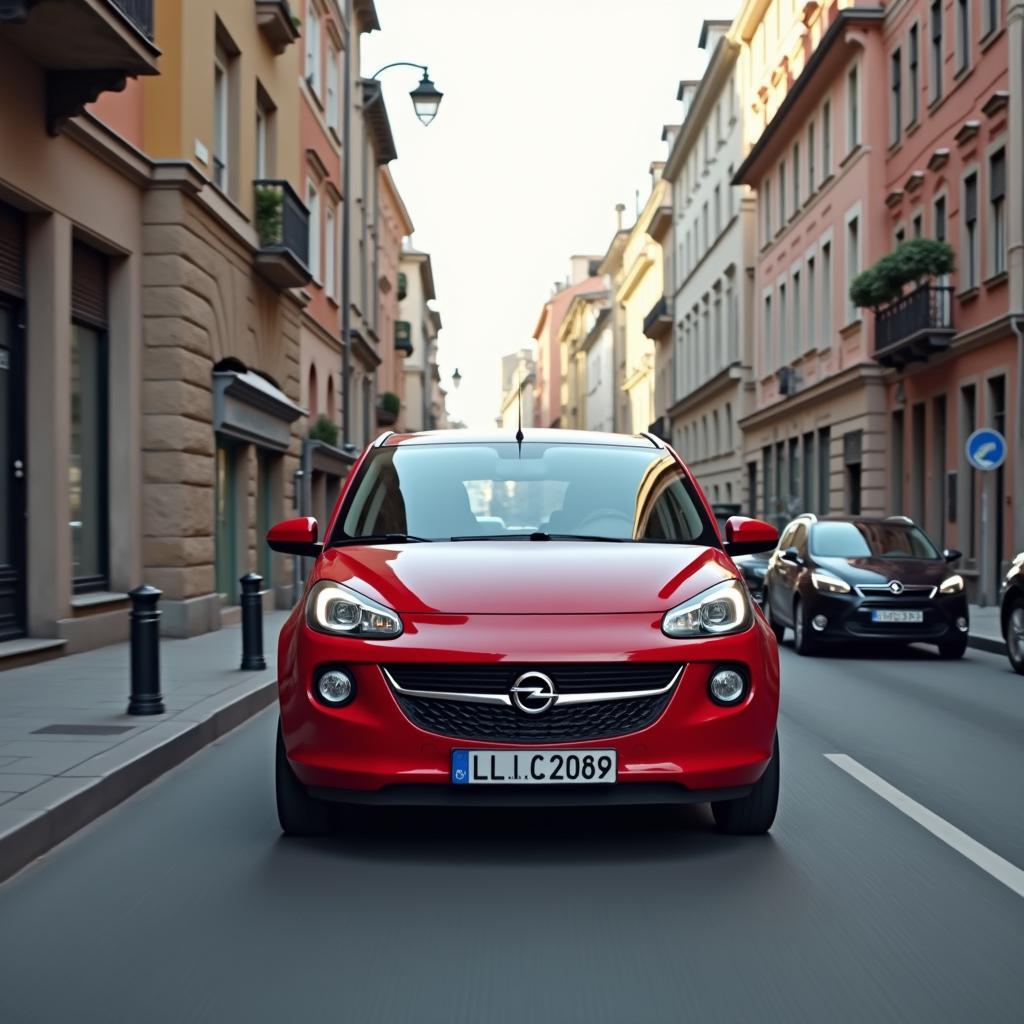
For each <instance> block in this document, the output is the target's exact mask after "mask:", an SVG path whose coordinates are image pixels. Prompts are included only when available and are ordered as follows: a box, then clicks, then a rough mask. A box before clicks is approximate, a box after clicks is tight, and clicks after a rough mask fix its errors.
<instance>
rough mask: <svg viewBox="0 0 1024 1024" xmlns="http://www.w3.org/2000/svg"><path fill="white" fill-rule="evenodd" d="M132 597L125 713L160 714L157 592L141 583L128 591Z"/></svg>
mask: <svg viewBox="0 0 1024 1024" xmlns="http://www.w3.org/2000/svg"><path fill="white" fill-rule="evenodd" d="M128 596H129V597H130V598H131V599H132V612H131V626H132V691H131V697H130V698H129V700H128V714H129V715H162V714H163V713H164V699H163V697H162V696H161V694H160V609H159V608H157V606H156V605H157V602H158V601H159V600H160V596H161V592H160V591H159V590H157V589H156V587H150V586H148V585H147V584H145V583H143V585H142V586H141V587H136V588H135V589H134V590H133V591H132V592H131V593H130V594H129V595H128Z"/></svg>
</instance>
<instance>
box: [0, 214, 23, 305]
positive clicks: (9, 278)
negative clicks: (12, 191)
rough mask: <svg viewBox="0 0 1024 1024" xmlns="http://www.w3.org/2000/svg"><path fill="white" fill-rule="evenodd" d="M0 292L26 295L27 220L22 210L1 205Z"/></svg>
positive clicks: (20, 295) (18, 295)
mask: <svg viewBox="0 0 1024 1024" xmlns="http://www.w3.org/2000/svg"><path fill="white" fill-rule="evenodd" d="M0 292H6V293H7V294H8V295H16V296H17V297H18V298H21V297H23V296H24V294H25V220H24V217H23V216H22V214H21V211H20V210H15V209H14V207H13V206H6V205H5V204H4V203H0Z"/></svg>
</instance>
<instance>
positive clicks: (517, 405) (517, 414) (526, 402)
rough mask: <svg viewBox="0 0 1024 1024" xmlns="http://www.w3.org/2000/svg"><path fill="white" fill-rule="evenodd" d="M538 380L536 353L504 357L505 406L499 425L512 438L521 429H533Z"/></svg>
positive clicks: (518, 353)
mask: <svg viewBox="0 0 1024 1024" xmlns="http://www.w3.org/2000/svg"><path fill="white" fill-rule="evenodd" d="M536 379H537V365H536V362H535V361H534V358H533V350H532V349H528V348H521V349H519V351H518V352H510V353H509V354H508V355H507V356H502V357H501V403H500V407H499V410H498V415H497V416H496V417H495V422H496V423H497V425H498V426H499V427H500V428H502V429H503V430H507V431H509V432H510V433H509V436H510V437H511V436H513V435H514V434H515V432H516V430H518V429H519V427H520V426H523V427H530V426H533V423H534V412H535V410H534V384H535V382H536Z"/></svg>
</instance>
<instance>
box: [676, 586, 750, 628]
mask: <svg viewBox="0 0 1024 1024" xmlns="http://www.w3.org/2000/svg"><path fill="white" fill-rule="evenodd" d="M750 621H751V612H750V600H749V598H748V597H747V588H746V587H744V586H743V584H742V583H741V582H740V581H739V580H735V579H733V580H725V581H724V582H722V583H716V584H715V585H714V586H713V587H710V588H709V589H708V590H705V591H704V592H703V593H701V594H698V595H697V596H696V597H691V598H690V600H689V601H684V602H683V603H682V604H680V605H677V606H676V607H675V608H672V609H670V610H669V611H667V612H665V616H664V618H663V619H662V620H661V628H662V631H663V632H664V633H665V635H666V636H672V637H696V636H721V635H722V634H723V633H738V632H740V630H743V629H746V628H747V626H749V625H750Z"/></svg>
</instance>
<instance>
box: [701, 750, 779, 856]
mask: <svg viewBox="0 0 1024 1024" xmlns="http://www.w3.org/2000/svg"><path fill="white" fill-rule="evenodd" d="M778 806H779V737H778V735H776V737H775V745H774V747H773V749H772V759H771V760H770V761H769V762H768V767H767V768H765V770H764V774H763V775H762V776H761V778H759V779H758V780H757V782H756V783H755V784H754V788H753V789H752V790H751V791H750V792H749V793H748V794H747V795H746V796H741V797H740V798H739V799H738V800H717V801H715V802H714V803H712V804H711V813H712V814H713V815H714V817H715V824H716V825H717V826H718V831H719V832H724V833H725V834H726V835H730V836H760V835H764V833H765V832H767V831H768V830H769V829H770V828H771V827H772V822H774V821H775V811H776V810H777V809H778Z"/></svg>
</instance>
